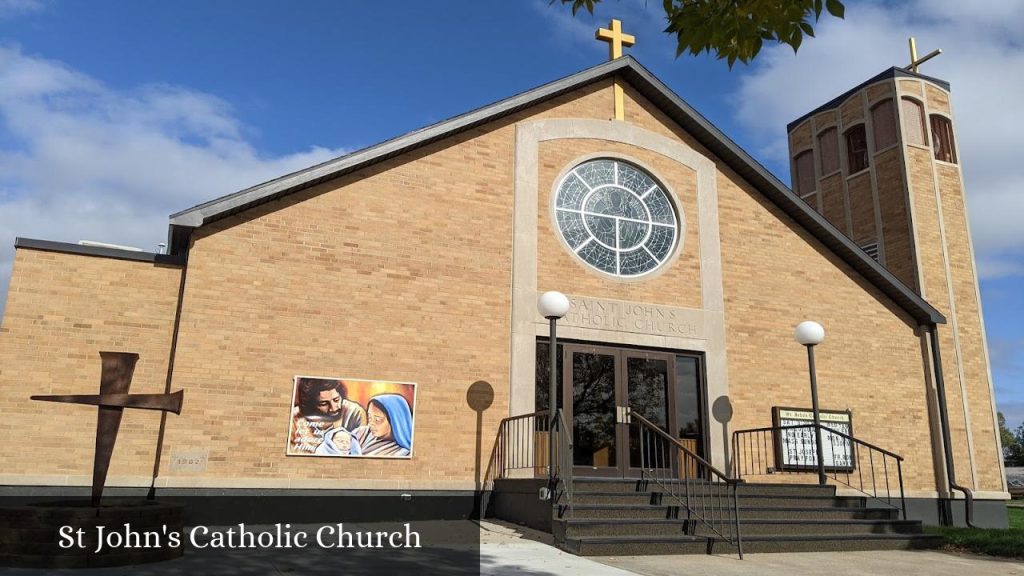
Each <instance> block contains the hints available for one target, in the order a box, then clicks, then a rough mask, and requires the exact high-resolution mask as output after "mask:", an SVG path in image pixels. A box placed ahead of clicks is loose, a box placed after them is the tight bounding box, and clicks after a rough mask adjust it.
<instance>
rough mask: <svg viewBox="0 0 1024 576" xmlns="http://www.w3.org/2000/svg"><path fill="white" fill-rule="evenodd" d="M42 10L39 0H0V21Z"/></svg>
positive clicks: (42, 6)
mask: <svg viewBox="0 0 1024 576" xmlns="http://www.w3.org/2000/svg"><path fill="white" fill-rule="evenodd" d="M44 8H45V6H44V5H43V3H42V1H41V0H0V20H2V19H4V18H14V17H15V16H21V15H22V14H28V13H30V12H39V11H41V10H43V9H44Z"/></svg>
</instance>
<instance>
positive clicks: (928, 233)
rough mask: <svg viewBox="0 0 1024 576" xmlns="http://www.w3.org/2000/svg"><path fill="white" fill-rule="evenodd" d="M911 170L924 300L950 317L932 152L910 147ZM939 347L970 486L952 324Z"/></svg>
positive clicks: (960, 461) (953, 431)
mask: <svg viewBox="0 0 1024 576" xmlns="http://www.w3.org/2000/svg"><path fill="white" fill-rule="evenodd" d="M907 151H908V153H909V159H908V170H909V178H910V190H911V197H912V201H913V203H914V218H915V219H916V221H917V222H916V224H917V240H916V243H917V256H918V265H919V267H920V272H919V274H920V275H921V277H922V286H923V292H924V297H925V299H926V300H927V301H928V302H929V303H931V304H932V306H934V307H935V308H936V309H937V310H938V311H939V312H941V313H942V314H944V315H946V316H947V317H949V315H950V310H949V290H948V289H947V287H946V274H945V260H944V258H943V254H942V241H941V238H940V233H939V219H938V210H937V204H936V197H935V182H934V178H933V177H932V159H931V153H930V152H929V151H927V150H923V149H920V148H908V149H907ZM939 346H940V348H941V350H942V360H943V362H942V368H943V371H942V373H943V377H944V380H945V385H946V402H947V406H948V408H949V425H950V437H951V442H952V448H953V458H954V461H955V463H956V466H957V480H958V481H959V482H960V483H961V484H963V485H965V486H968V487H972V486H971V474H970V467H969V466H970V457H969V452H968V442H967V424H966V421H965V418H964V410H963V400H962V396H961V393H960V385H959V382H960V377H959V370H958V369H957V362H956V355H955V353H954V351H955V350H956V348H955V346H954V342H953V334H952V330H951V326H950V325H949V324H945V325H941V326H939Z"/></svg>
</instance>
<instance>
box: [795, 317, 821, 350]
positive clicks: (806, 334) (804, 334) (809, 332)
mask: <svg viewBox="0 0 1024 576" xmlns="http://www.w3.org/2000/svg"><path fill="white" fill-rule="evenodd" d="M793 337H794V338H796V341H797V342H799V343H801V344H803V345H804V346H814V345H815V344H821V341H822V340H824V339H825V328H824V327H823V326H822V325H821V324H818V323H817V322H814V321H812V320H805V321H803V322H801V323H800V324H798V325H797V327H796V332H794V333H793Z"/></svg>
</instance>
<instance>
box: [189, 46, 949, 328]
mask: <svg viewBox="0 0 1024 576" xmlns="http://www.w3.org/2000/svg"><path fill="white" fill-rule="evenodd" d="M616 76H617V77H620V78H622V79H624V80H625V81H627V82H629V84H630V85H631V86H632V87H633V88H634V89H636V90H637V91H638V92H640V94H642V95H643V96H644V97H645V98H647V99H648V100H650V101H651V103H653V104H654V105H655V106H657V107H658V108H660V109H661V110H662V111H663V112H664V113H665V114H667V115H668V116H669V117H670V118H672V120H673V121H675V122H676V123H678V124H679V125H680V126H681V127H682V128H683V129H684V130H686V131H687V132H688V133H689V134H691V135H692V136H693V137H694V138H696V139H697V141H698V142H700V144H701V145H703V146H704V147H705V148H707V149H708V150H709V151H710V152H711V153H712V154H714V155H715V156H717V157H718V158H720V159H721V160H722V161H723V162H725V164H726V165H728V166H729V168H731V169H732V170H733V171H735V172H736V173H737V174H739V175H740V176H741V177H742V178H744V179H745V180H747V182H749V183H750V184H752V185H753V186H754V188H756V189H757V190H758V191H759V192H760V193H762V194H763V195H764V196H765V197H767V198H768V199H769V200H771V201H772V202H773V203H774V204H775V205H776V206H778V207H779V208H780V209H781V210H782V211H783V212H785V213H786V214H787V215H788V216H790V217H791V218H793V219H794V220H796V221H797V222H798V223H799V224H800V225H801V226H803V227H804V228H805V229H806V230H807V231H808V232H810V233H811V235H813V236H814V237H815V238H816V239H818V240H819V241H821V242H822V243H823V244H825V246H827V247H828V248H829V249H830V250H832V251H833V252H834V253H835V254H836V255H837V256H839V257H840V258H841V259H842V260H843V261H844V262H846V263H847V264H848V265H850V266H851V267H852V268H853V269H854V270H856V271H857V273H859V274H861V275H862V276H863V277H864V278H865V279H867V280H868V281H869V282H870V283H871V284H873V285H874V286H876V287H877V288H878V289H879V290H880V291H881V292H882V293H884V294H885V295H886V296H887V297H889V298H891V299H892V300H893V301H894V302H895V303H896V304H897V305H898V306H900V307H901V308H902V309H904V310H905V311H907V313H909V314H910V315H911V316H912V317H913V318H914V319H915V320H916V321H917V322H919V323H921V324H934V323H945V321H946V319H945V317H944V316H943V315H942V314H941V313H939V311H938V310H936V309H935V308H934V307H932V306H931V305H930V304H928V302H926V301H925V300H924V299H923V298H921V297H920V296H918V295H917V294H915V293H914V292H913V291H912V290H910V289H909V288H908V287H907V286H906V285H904V284H903V283H902V282H900V281H899V280H898V279H896V277H895V276H893V275H892V273H890V272H889V271H888V270H886V269H885V268H884V267H882V266H881V265H880V264H878V263H877V262H875V261H874V260H873V259H872V258H871V257H870V256H868V255H867V254H866V253H865V252H864V251H863V250H861V249H860V248H859V247H858V246H857V245H856V244H854V243H853V241H852V240H850V239H849V238H847V237H846V236H845V235H844V234H843V233H842V232H840V231H839V230H838V229H837V228H836V227H835V226H833V225H832V224H831V223H829V222H828V221H827V220H825V218H824V217H822V216H821V215H820V214H818V213H817V212H816V211H814V210H813V209H811V208H810V206H808V205H807V204H806V203H805V202H803V201H802V200H800V199H799V198H798V197H797V196H796V195H795V194H794V193H793V192H792V191H791V190H790V189H789V188H788V187H787V186H786V185H785V184H783V183H782V182H781V181H779V179H778V178H776V177H775V176H774V175H772V174H771V173H770V172H769V171H768V170H767V169H765V167H764V166H762V165H761V164H760V163H758V162H757V161H756V160H754V158H752V157H751V156H750V155H749V154H747V152H745V151H744V150H743V149H742V148H740V147H739V146H737V145H736V143H735V142H733V141H732V140H731V139H729V137H728V136H726V135H725V134H723V133H722V132H721V131H720V130H719V129H718V128H716V127H715V126H714V125H712V124H711V122H709V121H708V120H707V119H706V118H704V117H703V116H701V114H700V113H699V112H697V111H696V110H695V109H693V108H692V107H691V106H690V105H689V104H687V103H686V102H685V101H683V99H682V98H680V97H679V96H678V95H676V94H675V93H674V92H673V91H672V90H671V89H670V88H669V87H668V86H666V85H665V84H664V83H663V82H661V80H658V79H657V78H656V77H655V76H654V75H653V74H651V72H650V71H648V70H647V69H646V68H644V67H643V66H641V65H640V63H638V62H637V61H636V60H634V59H633V58H632V57H631V56H624V57H622V58H618V59H615V60H611V61H608V62H604V63H602V64H598V65H597V66H594V67H592V68H588V69H587V70H583V71H582V72H578V73H576V74H573V75H571V76H567V77H565V78H562V79H561V80H556V81H554V82H551V83H549V84H545V85H543V86H540V87H538V88H534V89H533V90H529V91H527V92H523V93H521V94H518V95H516V96H512V97H511V98H507V99H505V100H501V101H499V102H495V103H494V104H490V105H488V106H484V107H482V108H478V109H476V110H473V111H471V112H467V113H465V114H462V115H459V116H456V117H454V118H452V119H450V120H445V121H443V122H439V123H437V124H434V125H431V126H427V127H426V128H421V129H419V130H416V131H413V132H410V133H408V134H406V135H404V136H400V137H398V138H394V139H391V140H387V141H385V142H382V143H380V144H377V145H375V146H371V147H369V148H364V149H363V150H360V151H357V152H353V153H351V154H348V155H345V156H342V157H340V158H335V159H333V160H328V161H327V162H324V163H322V164H318V165H316V166H312V167H310V168H306V169H305V170H300V171H298V172H294V173H292V174H288V175H285V176H282V177H280V178H277V179H274V180H271V181H269V182H265V183H263V184H259V185H257V186H253V187H251V188H246V189H245V190H241V191H239V192H235V193H234V194H229V195H227V196H223V197H221V198H217V199H215V200H211V201H209V202H205V203H203V204H199V205H198V206H194V207H192V208H189V209H187V210H183V211H181V212H178V213H176V214H172V215H171V217H170V220H171V221H170V225H171V236H172V237H176V236H180V235H181V233H182V232H184V230H182V229H189V228H194V227H198V226H202V225H204V224H209V223H210V222H214V221H216V220H219V219H221V218H225V217H227V216H230V215H232V214H237V213H239V212H242V211H244V210H248V209H249V208H252V207H254V206H257V205H259V204H263V203H265V202H270V201H272V200H275V199H278V198H281V197H283V196H286V195H288V194H291V193H294V192H298V191H300V190H304V189H306V188H309V187H311V186H315V185H317V184H319V183H321V182H324V181H326V180H331V179H334V178H337V177H339V176H343V175H345V174H348V173H350V172H353V171H355V170H359V169H361V168H364V167H366V166H369V165H371V164H375V163H377V162H381V161H384V160H387V159H389V158H393V157H395V156H397V155H399V154H403V153H405V152H408V151H410V150H413V149H415V148H418V147H420V146H424V145H427V144H430V143H432V142H436V141H437V140H440V139H442V138H448V137H450V136H453V135H455V134H458V133H460V132H463V131H466V130H469V129H472V128H474V127H477V126H479V125H481V124H484V123H487V122H492V121H494V120H497V119H499V118H502V117H505V116H508V115H509V114H513V113H515V112H518V111H520V110H523V109H525V108H528V107H530V106H534V105H536V104H538V103H541V102H543V101H546V100H549V99H551V98H554V97H557V96H559V95H562V94H565V93H567V92H571V91H573V90H576V89H578V88H581V87H583V86H585V85H587V84H591V83H593V82H597V81H600V80H604V79H607V78H612V77H616ZM172 244H173V243H172Z"/></svg>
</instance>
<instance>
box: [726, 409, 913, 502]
mask: <svg viewBox="0 0 1024 576" xmlns="http://www.w3.org/2000/svg"><path fill="white" fill-rule="evenodd" d="M814 429H815V425H814V424H801V425H798V426H771V427H768V428H753V429H750V430H737V431H735V432H733V435H732V464H733V476H734V477H735V478H737V479H742V478H744V477H747V478H749V477H750V476H765V475H770V474H814V475H817V473H818V457H817V451H816V446H817V444H816V442H817V441H816V439H815V433H814ZM821 440H822V444H823V446H824V451H825V454H826V456H825V468H824V469H825V475H826V476H827V477H828V478H831V479H832V480H833V481H834V482H835V483H836V484H843V485H845V486H847V487H849V488H852V489H854V490H857V491H858V492H860V493H862V494H864V495H865V496H868V497H869V498H872V499H874V500H875V501H877V502H880V503H881V504H883V505H885V506H887V507H890V508H893V509H895V510H899V511H900V512H901V514H902V517H903V519H904V520H906V518H907V502H906V498H905V497H904V492H903V457H902V456H900V455H898V454H894V453H893V452H890V451H888V450H885V449H883V448H879V447H878V446H875V445H873V444H869V443H868V442H864V441H863V440H858V439H856V438H854V437H852V436H849V435H847V434H845V433H843V432H840V431H838V430H833V429H831V428H828V427H827V426H821ZM829 449H831V450H829ZM830 455H831V458H830ZM897 490H898V492H897Z"/></svg>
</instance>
